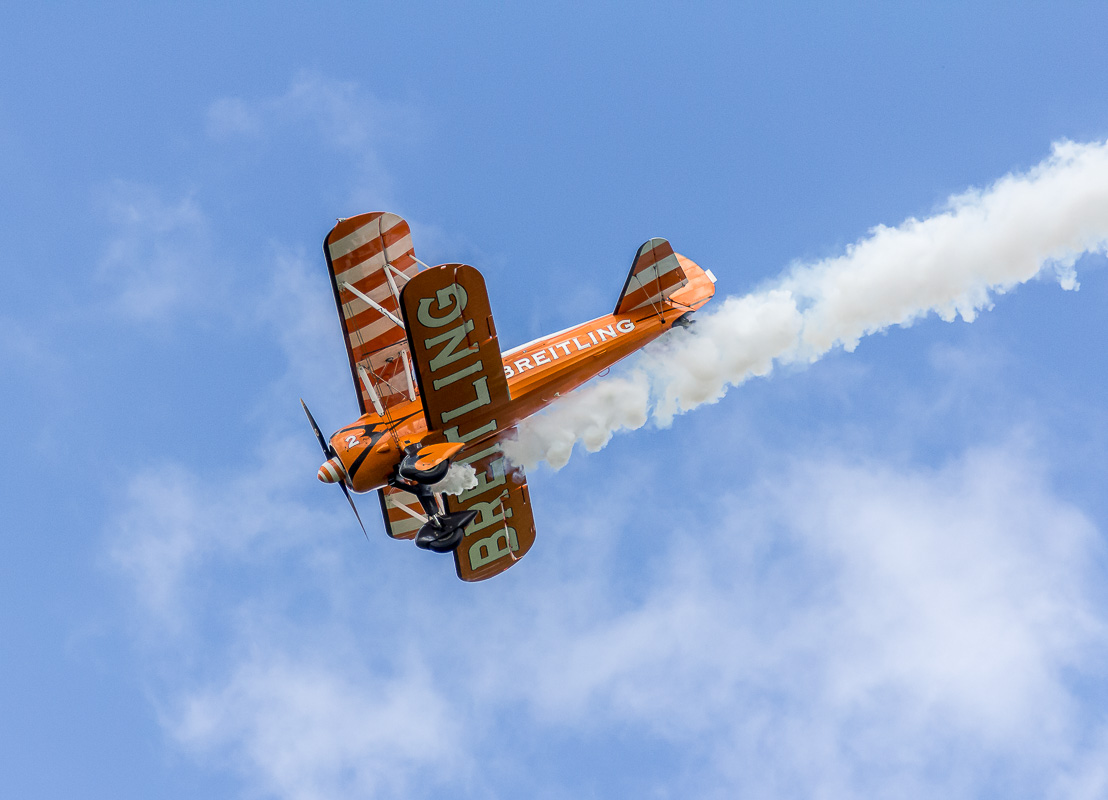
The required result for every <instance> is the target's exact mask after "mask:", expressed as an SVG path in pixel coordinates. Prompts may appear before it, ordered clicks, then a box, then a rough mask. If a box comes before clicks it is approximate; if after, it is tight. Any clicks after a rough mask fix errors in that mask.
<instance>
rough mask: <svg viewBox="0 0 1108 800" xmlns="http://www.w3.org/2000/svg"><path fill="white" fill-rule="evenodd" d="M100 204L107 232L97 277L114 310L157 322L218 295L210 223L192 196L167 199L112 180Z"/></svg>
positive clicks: (140, 319) (142, 319) (203, 303)
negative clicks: (107, 289) (108, 230)
mask: <svg viewBox="0 0 1108 800" xmlns="http://www.w3.org/2000/svg"><path fill="white" fill-rule="evenodd" d="M101 204H102V206H103V207H104V209H105V211H106V214H107V218H108V223H109V225H110V231H111V232H110V234H109V237H108V241H107V244H106V245H105V247H104V249H103V254H102V255H101V257H100V260H99V263H98V265H97V278H98V279H99V281H100V283H101V284H102V285H106V286H107V287H108V288H109V290H110V291H111V292H112V295H113V297H112V301H111V302H112V304H113V306H114V308H115V310H116V311H117V312H118V313H121V314H122V315H124V316H125V317H127V318H130V319H133V320H137V321H140V322H156V321H159V320H163V319H166V318H167V317H170V316H176V315H177V313H178V312H180V311H181V310H182V309H189V310H191V309H192V308H193V307H194V306H195V305H196V304H198V303H199V304H201V305H206V304H209V303H210V302H211V299H212V298H213V297H218V295H219V292H218V287H219V285H220V283H221V280H220V276H219V273H218V271H217V270H216V269H215V268H214V264H215V260H216V259H215V256H214V251H213V248H212V246H211V239H210V231H209V224H208V220H207V218H206V215H205V214H204V212H203V210H202V209H201V208H200V205H199V203H198V202H197V200H196V199H195V198H194V197H193V196H191V195H185V196H183V197H180V198H177V199H172V200H167V199H166V198H165V197H164V195H163V193H162V192H159V191H157V190H156V189H153V188H151V187H149V186H143V185H140V184H136V183H128V182H124V181H117V182H115V183H113V184H112V185H111V187H110V188H109V189H108V190H107V191H106V192H105V193H104V196H103V198H102V201H101Z"/></svg>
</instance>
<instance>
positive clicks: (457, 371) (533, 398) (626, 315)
mask: <svg viewBox="0 0 1108 800" xmlns="http://www.w3.org/2000/svg"><path fill="white" fill-rule="evenodd" d="M323 251H324V253H325V254H326V257H327V268H328V270H329V271H330V274H331V287H332V289H333V290H334V293H335V303H336V305H337V306H338V312H339V321H340V322H341V323H342V331H343V336H344V338H345V340H346V352H347V354H348V355H349V357H350V372H351V375H352V377H353V379H354V386H355V388H356V390H357V394H358V404H359V406H360V408H361V411H362V415H361V416H360V417H358V419H357V420H356V421H355V422H353V423H352V424H350V425H346V426H344V427H342V428H340V429H339V430H338V431H336V432H335V433H334V434H332V435H331V438H330V440H328V439H325V438H324V437H323V434H322V433H321V432H320V430H319V426H318V425H316V422H315V420H314V419H313V418H312V415H311V412H309V411H308V408H307V406H306V405H305V406H304V411H305V413H307V415H308V419H309V421H310V422H311V425H312V428H313V429H314V430H315V433H316V437H317V438H318V439H319V443H320V445H321V446H322V447H323V451H324V453H325V454H326V456H327V461H326V462H324V464H323V466H322V467H320V468H319V473H318V477H319V479H320V480H321V481H323V482H325V483H337V484H338V485H339V486H340V487H341V488H342V490H343V492H344V494H345V495H346V498H347V500H349V501H350V505H351V507H352V508H354V513H355V514H357V513H358V510H357V508H356V507H355V506H354V501H353V498H351V496H350V491H351V490H352V491H354V492H369V491H373V490H375V489H376V490H377V491H378V494H379V496H380V501H381V511H382V513H383V514H384V518H385V530H386V532H387V533H388V534H389V536H391V537H393V538H394V539H415V543H416V544H417V545H418V546H420V547H422V548H424V549H427V550H432V551H436V552H453V553H454V564H455V567H456V569H457V572H458V577H459V578H461V579H462V580H464V581H479V580H484V579H485V578H489V577H492V576H493V575H496V574H497V573H500V572H503V571H504V570H506V569H507V568H508V567H510V566H511V565H512V564H514V563H515V562H516V561H518V560H519V559H520V558H521V557H522V556H523V555H524V554H525V553H526V552H527V551H528V550H529V549H530V547H531V545H532V544H533V543H534V541H535V523H534V517H533V516H532V514H531V503H530V498H529V496H528V492H527V483H526V480H525V478H524V475H523V471H522V470H521V469H520V468H519V467H517V466H515V465H513V464H510V463H509V461H508V459H507V457H506V456H505V455H504V453H503V451H502V450H501V443H502V442H504V441H505V440H508V439H511V438H512V436H513V434H514V431H515V426H516V425H517V424H518V423H519V422H520V421H521V420H523V419H524V418H526V417H528V416H530V415H531V414H534V413H535V412H536V411H538V410H540V409H541V408H543V407H544V406H546V405H547V404H548V403H550V402H551V401H553V400H554V399H556V398H557V397H558V396H559V395H561V394H562V393H564V392H568V391H570V390H572V389H574V388H576V387H578V386H580V385H581V384H583V383H584V382H585V381H587V380H589V379H590V378H592V377H593V376H595V375H597V374H598V373H600V372H602V371H603V370H605V369H607V368H608V367H610V366H611V365H612V364H614V363H615V362H617V361H619V360H620V359H621V358H623V357H625V356H627V355H629V354H630V353H633V352H635V351H636V350H638V349H639V348H641V347H643V346H644V345H646V344H647V343H648V342H650V341H653V340H654V339H656V338H657V337H658V336H660V335H661V334H662V333H664V332H665V331H667V330H669V329H670V328H672V327H673V326H674V325H677V324H684V323H685V320H686V317H687V316H688V314H689V313H691V312H692V311H695V310H696V309H698V308H700V307H701V306H702V305H704V304H705V303H706V302H708V300H709V299H710V298H711V297H712V295H713V294H714V293H715V278H714V276H713V275H712V273H711V272H707V271H705V270H703V269H701V268H700V267H698V266H697V265H696V264H694V263H693V262H692V261H690V260H689V259H687V258H685V257H684V256H680V255H677V254H676V253H674V252H673V249H672V248H671V247H670V246H669V242H667V241H666V240H665V239H651V240H650V241H648V242H646V243H645V244H644V245H643V246H642V247H640V248H639V250H638V252H637V253H636V255H635V260H634V262H633V263H632V265H631V272H630V274H629V275H628V276H627V281H626V283H625V284H624V286H623V292H622V294H620V297H619V302H618V303H617V304H616V308H615V312H614V313H612V314H609V315H607V316H604V317H600V318H599V319H594V320H591V321H590V322H585V323H583V324H581V325H578V326H576V327H573V328H568V329H566V330H564V331H560V332H558V333H555V334H551V335H550V336H545V337H543V338H541V339H536V340H535V341H533V342H530V343H528V344H525V345H522V346H520V347H516V348H515V349H513V350H509V351H508V352H506V353H502V352H501V350H500V343H499V341H498V340H497V336H496V327H495V326H494V324H493V319H492V312H491V310H490V309H489V298H488V294H487V293H486V291H485V281H484V279H483V278H482V277H481V273H480V272H478V271H477V270H476V269H474V268H473V267H470V266H467V265H465V264H442V265H440V266H437V267H428V266H427V265H426V264H423V262H421V261H419V260H418V259H417V258H416V257H415V251H414V250H413V248H412V236H411V231H410V229H409V228H408V223H407V222H405V221H404V220H403V219H401V218H400V217H398V216H396V215H395V214H388V213H380V212H378V213H372V214H362V215H360V216H357V217H350V218H348V219H344V220H340V221H339V223H338V224H337V225H336V226H335V227H334V229H332V231H331V232H330V234H328V236H327V239H326V240H325V241H324V244H323ZM301 404H302V405H303V401H301ZM452 463H457V464H469V465H471V466H472V467H473V468H474V470H475V475H476V480H477V485H476V486H472V488H469V489H467V490H465V491H462V492H461V493H460V494H446V493H445V492H444V491H443V489H442V487H443V486H444V485H445V484H442V483H441V482H442V481H443V479H444V478H445V477H446V475H447V472H448V471H449V469H450V465H451V464H452ZM470 482H472V477H471V478H470ZM436 487H439V488H438V489H437V488H436ZM358 522H359V524H361V517H360V516H359V518H358ZM362 530H363V531H364V530H365V526H364V525H362Z"/></svg>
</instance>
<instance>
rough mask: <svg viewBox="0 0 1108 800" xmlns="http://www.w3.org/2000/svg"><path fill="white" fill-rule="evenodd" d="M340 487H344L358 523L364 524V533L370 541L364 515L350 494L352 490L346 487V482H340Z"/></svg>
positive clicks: (343, 490)
mask: <svg viewBox="0 0 1108 800" xmlns="http://www.w3.org/2000/svg"><path fill="white" fill-rule="evenodd" d="M339 488H340V489H342V493H343V494H344V495H346V501H347V502H348V503H350V508H352V509H353V510H354V516H355V517H357V518H358V524H359V525H361V526H362V533H363V534H365V540H366V541H367V542H368V541H369V534H368V533H366V532H365V523H364V522H362V515H361V514H359V513H358V507H357V506H356V505H354V498H353V497H351V496H350V490H349V489H347V488H346V484H345V483H340V484H339Z"/></svg>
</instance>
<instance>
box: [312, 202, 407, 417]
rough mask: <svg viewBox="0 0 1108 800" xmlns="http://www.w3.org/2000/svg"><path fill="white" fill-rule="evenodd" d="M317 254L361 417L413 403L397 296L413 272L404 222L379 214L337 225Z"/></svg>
mask: <svg viewBox="0 0 1108 800" xmlns="http://www.w3.org/2000/svg"><path fill="white" fill-rule="evenodd" d="M323 252H324V254H325V255H326V256H327V269H328V271H329V272H330V274H331V287H332V289H333V290H334V292H335V303H336V304H337V305H338V309H339V320H340V321H341V322H342V330H343V333H344V334H345V336H346V352H347V354H348V355H349V357H350V372H351V375H352V376H353V378H354V386H355V387H357V389H358V405H359V407H360V408H361V410H362V413H363V414H364V413H365V412H366V411H367V410H368V409H371V408H372V409H375V410H377V411H378V413H381V409H387V408H389V407H390V406H392V405H395V404H396V403H400V402H405V401H407V400H414V399H415V385H414V382H413V379H412V372H411V367H410V358H411V357H410V354H409V353H408V339H407V337H406V336H405V334H404V326H403V324H402V320H401V318H400V292H401V290H402V289H403V288H404V284H406V283H407V282H408V281H409V280H410V279H411V278H413V277H414V276H415V275H416V274H417V273H418V272H419V265H418V262H417V261H416V257H415V250H414V249H413V248H412V232H411V230H410V229H409V228H408V223H407V222H405V221H404V220H403V219H401V218H400V217H398V216H397V215H396V214H388V213H384V212H380V211H376V212H373V213H371V214H360V215H358V216H356V217H349V218H347V219H344V220H340V221H339V223H338V225H336V226H335V227H334V228H333V229H332V230H331V232H330V233H329V234H328V235H327V239H326V240H325V241H324V243H323ZM367 299H368V300H369V301H370V302H366V300H367ZM360 372H364V376H362V375H360V374H359V373H360Z"/></svg>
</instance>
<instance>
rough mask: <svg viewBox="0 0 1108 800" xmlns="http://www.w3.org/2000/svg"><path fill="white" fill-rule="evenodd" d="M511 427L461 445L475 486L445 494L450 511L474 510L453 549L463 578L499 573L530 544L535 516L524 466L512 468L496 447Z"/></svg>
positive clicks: (532, 540)
mask: <svg viewBox="0 0 1108 800" xmlns="http://www.w3.org/2000/svg"><path fill="white" fill-rule="evenodd" d="M512 431H514V428H513V429H511V430H509V431H505V432H504V434H502V436H501V438H500V439H499V440H496V441H486V442H483V443H480V444H474V445H472V446H471V447H467V448H466V450H463V451H462V458H461V459H460V460H461V463H463V464H471V465H472V466H473V467H474V469H475V470H476V471H477V486H475V487H474V488H472V489H470V490H468V491H465V492H462V494H460V495H458V496H456V497H455V496H452V495H447V496H446V505H447V507H448V509H449V510H450V511H452V512H453V511H476V512H477V518H476V519H474V520H473V522H471V523H470V524H469V525H467V526H466V533H465V537H464V538H463V539H462V541H461V544H459V545H458V547H457V549H456V550H455V551H454V567H455V569H456V570H457V571H458V577H459V578H461V579H462V580H463V581H483V580H485V578H491V577H492V576H493V575H497V574H499V573H501V572H503V571H504V570H506V569H508V567H510V566H512V565H513V564H515V563H516V562H517V561H519V560H520V559H521V558H523V556H524V555H525V554H526V553H527V551H528V550H530V549H531V545H532V544H534V543H535V518H534V516H533V515H532V514H531V497H530V495H529V494H528V492H527V481H526V479H525V478H524V475H523V470H521V469H513V467H512V466H511V464H509V462H508V458H507V457H506V456H505V455H504V453H503V451H502V450H501V448H500V442H501V441H502V440H503V439H504V438H506V437H507V436H510V435H511V433H512ZM470 451H472V452H470Z"/></svg>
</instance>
